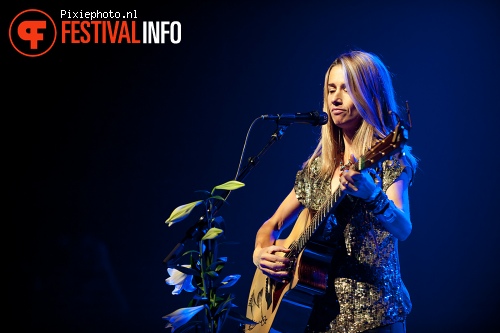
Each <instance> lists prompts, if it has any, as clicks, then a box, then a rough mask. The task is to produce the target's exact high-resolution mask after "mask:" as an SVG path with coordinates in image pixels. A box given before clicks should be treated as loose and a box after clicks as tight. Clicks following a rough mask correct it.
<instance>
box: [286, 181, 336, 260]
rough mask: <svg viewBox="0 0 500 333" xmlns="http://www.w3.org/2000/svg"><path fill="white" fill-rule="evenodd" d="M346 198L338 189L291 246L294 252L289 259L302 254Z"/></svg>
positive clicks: (289, 253)
mask: <svg viewBox="0 0 500 333" xmlns="http://www.w3.org/2000/svg"><path fill="white" fill-rule="evenodd" d="M344 197H345V194H344V193H343V192H342V191H341V190H340V187H338V188H337V190H336V191H335V192H334V193H333V194H332V195H331V196H330V197H329V198H328V199H327V200H326V201H325V202H324V203H323V205H322V206H321V208H320V209H319V210H318V211H317V212H316V214H315V215H314V217H313V218H312V220H311V222H310V223H309V224H308V226H307V227H306V229H305V230H304V231H303V232H302V234H301V235H300V237H299V239H297V240H296V241H295V242H293V243H292V244H291V246H290V249H291V250H292V251H290V252H288V253H287V255H286V256H287V257H291V256H293V255H295V254H296V253H300V252H302V250H303V249H304V248H305V246H306V245H307V243H308V242H309V240H310V239H311V237H312V236H313V234H314V232H315V231H316V230H317V229H318V227H319V226H320V224H322V223H323V221H324V220H325V219H326V218H327V217H328V216H329V215H330V214H332V213H333V212H334V211H335V209H336V208H337V207H338V205H339V204H340V202H341V201H342V199H343V198H344Z"/></svg>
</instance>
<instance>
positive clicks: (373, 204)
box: [366, 188, 396, 224]
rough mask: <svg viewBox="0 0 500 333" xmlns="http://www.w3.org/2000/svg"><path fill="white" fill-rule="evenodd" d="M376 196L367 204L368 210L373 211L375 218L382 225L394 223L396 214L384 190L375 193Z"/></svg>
mask: <svg viewBox="0 0 500 333" xmlns="http://www.w3.org/2000/svg"><path fill="white" fill-rule="evenodd" d="M375 193H376V195H375V196H374V198H373V199H372V197H373V195H372V196H371V197H370V199H372V200H370V201H369V202H367V203H366V208H367V209H369V210H371V211H372V213H373V215H375V218H376V219H377V220H378V221H379V222H382V223H386V224H389V223H392V222H394V220H395V219H396V213H395V212H394V209H393V208H392V206H391V201H390V200H389V198H388V197H387V194H385V193H384V192H383V191H382V190H380V188H379V190H378V191H375Z"/></svg>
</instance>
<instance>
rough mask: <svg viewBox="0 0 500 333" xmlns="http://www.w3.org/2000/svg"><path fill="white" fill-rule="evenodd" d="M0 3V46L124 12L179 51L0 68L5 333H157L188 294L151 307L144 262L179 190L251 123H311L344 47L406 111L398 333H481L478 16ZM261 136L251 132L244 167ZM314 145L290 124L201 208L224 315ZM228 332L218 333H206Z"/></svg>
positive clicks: (112, 48)
mask: <svg viewBox="0 0 500 333" xmlns="http://www.w3.org/2000/svg"><path fill="white" fill-rule="evenodd" d="M17 6H18V7H16V8H14V9H11V10H9V11H7V12H8V13H10V17H9V18H8V20H7V22H5V23H4V24H3V29H4V32H6V31H7V30H8V25H9V23H10V20H11V19H12V18H13V17H14V16H15V15H17V13H19V12H20V11H21V10H24V9H28V8H38V9H41V10H44V11H46V12H48V13H49V14H51V15H53V17H55V18H56V22H57V21H60V19H59V18H58V17H57V15H58V13H59V10H61V9H71V10H80V9H84V10H96V9H102V10H106V9H113V10H120V11H126V10H133V9H137V14H138V21H153V20H161V21H174V20H178V21H180V22H181V24H182V41H181V43H180V44H178V45H173V44H164V45H143V44H138V45H123V44H121V45H112V44H106V45H69V44H66V45H63V44H60V43H57V44H56V45H55V46H54V48H53V49H52V50H51V51H50V52H49V53H47V54H46V55H44V56H42V57H39V58H27V57H24V56H21V55H20V54H18V53H17V52H16V51H15V50H14V49H12V48H9V49H7V51H6V52H5V53H4V54H5V56H3V57H2V59H3V62H4V66H6V67H4V68H5V70H6V72H5V73H6V74H8V75H5V76H4V75H3V77H4V80H3V81H4V87H5V86H7V90H5V89H4V90H3V91H4V94H5V95H4V97H5V98H4V101H5V103H4V108H3V110H4V111H3V114H4V116H6V117H5V118H4V119H6V121H5V122H4V123H3V128H4V131H3V132H4V144H3V147H4V153H3V161H4V162H3V163H4V164H5V166H6V171H5V173H4V177H5V179H6V183H7V184H8V186H7V193H6V196H7V197H8V201H7V204H6V208H7V212H9V214H7V215H6V216H7V217H8V218H7V217H4V220H3V221H4V225H5V228H7V229H6V230H9V231H8V232H7V231H4V232H3V234H4V244H6V245H4V257H5V258H6V259H7V260H6V263H5V265H6V267H4V271H6V270H7V271H8V273H7V274H6V276H7V277H8V278H9V282H8V284H7V285H4V287H5V288H6V289H7V291H8V294H9V295H11V296H13V297H12V301H10V302H9V304H8V307H9V309H10V310H12V311H13V314H14V315H13V316H9V317H10V318H12V319H13V320H15V321H14V324H15V327H17V328H16V329H14V330H13V331H24V330H27V329H38V330H42V331H50V332H122V333H125V332H165V331H168V330H166V329H164V326H165V324H166V323H165V322H164V321H163V320H162V318H161V317H162V316H163V315H165V314H167V313H170V312H172V311H174V310H176V309H177V308H180V307H184V306H186V305H187V302H188V301H189V299H190V298H191V296H192V295H191V294H187V293H182V294H181V295H179V296H173V295H171V291H172V288H173V287H171V286H168V285H166V284H165V282H164V281H165V279H166V278H167V277H168V276H169V275H168V273H167V271H166V267H165V265H163V264H162V260H163V259H164V257H165V256H166V255H167V254H168V253H169V252H170V250H171V249H172V248H173V247H174V246H175V244H176V243H177V242H178V241H179V240H180V239H181V238H182V236H183V235H184V233H185V231H186V230H187V228H188V227H189V226H190V225H192V224H193V223H194V222H195V221H196V218H195V217H193V219H190V220H186V221H183V222H182V223H179V224H176V225H174V226H172V227H170V228H169V227H167V225H166V224H165V223H164V221H165V220H166V219H167V218H168V216H169V215H170V213H171V211H172V210H173V209H174V208H175V207H177V206H179V205H181V204H184V203H187V202H190V201H193V200H196V199H197V198H198V197H197V196H196V194H195V191H196V190H199V189H211V188H212V187H213V186H214V185H217V184H220V183H223V182H225V181H227V180H230V179H233V178H234V176H235V173H236V169H237V166H238V162H239V159H240V155H241V153H242V148H243V144H244V141H245V137H246V135H247V131H249V129H250V125H251V124H252V122H253V120H254V119H256V118H257V117H259V116H260V115H262V114H268V113H296V112H308V111H312V110H319V109H321V105H322V85H323V79H324V73H325V71H326V69H327V67H328V66H329V64H330V63H331V62H332V60H333V59H334V58H335V56H336V55H338V54H339V53H341V52H344V51H347V50H349V49H352V48H361V49H364V50H366V51H371V52H374V53H376V54H378V55H380V56H381V58H382V60H383V61H384V62H385V63H386V64H387V65H388V67H389V69H390V71H391V72H393V73H394V77H393V80H394V86H395V88H396V91H397V93H398V96H397V98H398V102H399V103H401V104H403V103H404V101H405V100H408V101H409V103H410V107H411V112H412V113H411V115H412V120H413V128H412V130H411V132H410V142H409V143H410V144H411V145H412V146H413V148H414V152H415V154H416V155H417V156H418V157H419V158H420V159H421V163H420V168H419V170H418V173H417V177H416V179H415V183H414V186H413V187H412V188H411V192H410V199H411V208H412V210H411V216H412V222H413V233H412V235H411V236H410V238H409V239H408V240H406V241H405V242H401V243H400V257H401V265H402V274H403V278H404V281H405V283H406V285H407V287H408V289H409V291H410V293H411V297H412V300H413V305H414V308H413V311H412V313H411V315H410V317H409V318H408V332H410V333H415V332H427V333H434V332H481V331H485V330H486V328H487V327H493V326H492V325H494V324H495V323H496V322H497V321H498V320H497V318H496V317H495V316H496V315H497V313H498V297H499V296H500V292H499V287H498V282H497V281H498V267H497V265H498V263H499V261H498V259H497V252H498V250H499V246H498V234H499V231H500V227H499V219H498V215H497V214H496V213H497V206H498V194H497V193H496V192H495V190H496V188H497V187H498V185H499V182H498V177H497V176H496V172H495V170H496V165H495V161H496V160H497V158H496V155H497V151H496V148H497V141H498V140H497V139H496V138H497V134H498V133H497V127H498V126H496V123H497V120H498V110H499V107H498V102H497V101H496V98H498V91H499V86H500V85H499V83H498V77H499V74H500V70H499V67H500V66H499V65H498V59H499V56H498V51H499V21H500V15H499V13H500V11H499V8H498V5H497V4H494V2H493V1H486V0H477V1H440V0H436V1H425V2H424V1H418V2H416V1H414V2H410V1H343V2H340V1H309V2H308V3H307V4H305V2H298V1H295V2H294V1H273V2H272V4H267V3H265V2H254V1H252V2H244V1H240V2H236V1H233V2H229V1H213V2H210V3H208V2H207V3H205V4H203V3H198V2H194V1H185V2H183V5H179V4H176V5H173V4H168V5H160V4H154V5H153V4H152V5H150V6H146V5H145V4H144V3H143V2H140V3H137V4H130V5H121V6H120V7H119V8H118V7H116V5H115V6H111V5H109V6H104V5H101V6H100V7H99V8H97V7H89V6H88V5H86V6H77V5H71V6H69V5H68V4H67V3H66V4H64V5H61V6H59V7H56V6H54V5H52V6H51V7H47V6H44V5H43V4H38V3H36V4H35V3H30V2H26V3H25V4H22V5H21V4H19V5H17ZM5 35H6V34H4V36H5ZM9 72H10V74H9ZM11 74H12V75H11ZM7 102H8V103H7ZM274 129H275V128H274V124H273V123H269V122H262V121H259V122H257V123H255V125H254V127H253V128H252V130H251V132H250V135H249V141H248V144H247V150H246V155H245V157H244V159H246V158H248V157H249V156H255V155H256V154H257V153H258V152H259V151H260V150H261V149H262V148H263V147H264V145H265V144H266V143H267V142H268V140H269V139H270V136H271V134H272V133H273V131H274ZM318 130H319V129H318V128H317V127H313V126H309V125H302V124H293V125H291V126H290V127H289V128H288V130H287V131H286V133H285V135H284V136H283V137H282V139H281V140H279V141H278V142H277V143H276V144H274V145H273V146H272V147H271V148H270V149H269V150H268V152H267V153H266V154H265V155H264V156H263V158H262V159H261V161H260V163H259V164H258V165H257V167H256V168H255V169H254V170H253V171H252V172H251V173H250V175H249V176H248V177H247V178H246V179H245V183H246V186H245V187H243V188H242V189H239V190H237V191H234V192H233V193H232V194H231V196H230V197H229V205H227V206H225V207H224V208H223V209H222V211H221V215H222V216H223V217H224V219H225V221H226V224H227V229H226V240H227V241H231V242H235V243H237V244H234V245H224V246H222V248H221V252H223V253H226V254H227V256H228V257H229V263H228V264H227V265H226V268H225V269H224V273H225V274H241V275H242V277H241V280H240V281H239V282H238V284H237V285H236V286H234V287H233V289H234V293H235V294H236V300H235V303H236V304H237V305H238V306H239V310H240V311H241V313H245V306H246V300H247V295H248V290H249V286H250V283H251V280H252V277H253V273H254V271H255V267H254V266H253V264H252V251H253V242H254V235H255V232H256V231H257V229H258V227H259V226H260V224H261V223H262V222H263V221H264V220H265V219H267V218H268V217H269V216H270V215H271V214H272V213H273V212H274V210H275V208H276V207H277V205H278V204H279V203H280V202H281V200H282V199H283V198H284V197H285V195H286V194H287V193H288V192H289V191H290V189H291V187H292V186H293V180H294V176H295V172H296V171H297V170H298V168H299V167H300V165H301V163H302V162H303V161H304V160H305V159H306V158H307V157H308V155H309V154H310V153H311V152H312V149H313V148H314V146H315V144H316V135H317V133H318ZM11 279H12V280H13V281H12V282H10V281H11ZM235 331H236V325H235V323H234V322H227V324H226V326H225V332H235Z"/></svg>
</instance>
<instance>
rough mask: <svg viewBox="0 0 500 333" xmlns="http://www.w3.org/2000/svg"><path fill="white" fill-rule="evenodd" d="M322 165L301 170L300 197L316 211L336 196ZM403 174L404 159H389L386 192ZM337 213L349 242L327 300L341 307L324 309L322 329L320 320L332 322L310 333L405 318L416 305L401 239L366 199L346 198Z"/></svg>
mask: <svg viewBox="0 0 500 333" xmlns="http://www.w3.org/2000/svg"><path fill="white" fill-rule="evenodd" d="M320 166H321V158H320V157H317V158H316V159H315V160H314V161H313V163H312V166H311V168H309V170H305V169H304V170H300V171H298V172H297V176H296V179H295V192H296V195H297V199H298V200H299V201H300V202H301V203H302V204H303V205H304V206H305V207H306V208H309V209H310V210H312V211H316V210H318V209H319V207H321V204H322V203H323V202H324V201H325V200H326V198H328V197H329V196H330V195H331V180H330V179H320V178H319V177H318V174H319V169H320ZM402 172H409V170H408V168H407V167H404V166H403V165H402V164H401V163H400V162H399V160H394V161H392V160H388V161H385V162H384V163H383V164H382V167H381V168H379V169H378V170H377V174H378V175H379V177H380V179H382V189H383V190H384V191H386V190H387V188H388V187H389V186H390V185H391V184H392V183H393V182H394V181H395V179H397V178H398V177H399V176H400V175H401V173H402ZM334 215H335V218H336V219H337V220H338V221H345V222H344V224H343V225H345V226H346V227H345V230H344V232H343V238H344V239H343V242H342V240H340V243H341V244H342V246H345V248H344V250H343V251H342V252H340V253H341V254H338V255H337V256H336V257H335V258H333V260H332V271H331V273H329V280H328V281H329V286H328V288H329V289H330V290H329V294H330V296H328V293H327V296H325V297H329V298H330V300H333V298H336V299H337V300H338V301H337V300H335V301H334V302H332V304H336V307H337V309H333V310H331V311H326V310H324V309H320V310H318V313H317V314H316V315H317V318H316V319H315V320H314V321H315V322H316V325H318V319H321V320H325V318H327V319H328V320H327V321H326V322H325V324H324V326H321V327H323V328H322V329H318V328H316V329H315V330H309V331H308V332H328V333H355V332H363V331H365V330H368V329H372V328H376V327H379V326H383V325H388V324H392V323H395V322H398V321H403V320H405V319H406V316H407V315H408V314H409V313H410V311H411V306H412V305H411V301H410V297H409V294H408V291H407V289H406V287H405V286H404V284H403V281H402V279H401V272H400V265H399V255H398V241H397V239H396V237H394V236H393V235H392V234H390V233H389V232H387V231H386V230H385V229H384V228H383V226H382V225H381V224H380V223H379V222H378V221H377V219H376V218H375V217H374V216H373V214H372V213H371V212H369V211H368V210H367V209H366V207H365V204H364V202H363V201H362V200H360V199H357V198H354V197H349V198H344V199H343V200H342V202H341V204H340V206H339V207H338V208H337V209H336V211H335V214H334ZM340 225H342V223H340ZM344 244H345V245H344ZM339 256H340V257H339ZM333 262H335V264H333ZM333 266H335V267H333ZM322 306H323V305H322ZM318 308H319V306H318ZM314 311H316V310H313V314H314ZM319 313H320V314H319ZM312 317H314V315H313V316H312ZM328 317H330V318H328Z"/></svg>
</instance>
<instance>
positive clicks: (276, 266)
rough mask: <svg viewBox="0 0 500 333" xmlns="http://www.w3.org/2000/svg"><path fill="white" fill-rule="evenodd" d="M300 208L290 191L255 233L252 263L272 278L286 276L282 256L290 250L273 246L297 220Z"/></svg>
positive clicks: (293, 191)
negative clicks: (281, 234)
mask: <svg viewBox="0 0 500 333" xmlns="http://www.w3.org/2000/svg"><path fill="white" fill-rule="evenodd" d="M301 208H302V205H301V204H300V202H299V200H297V197H296V195H295V190H294V189H292V191H290V193H289V194H288V196H287V197H286V198H285V199H284V200H283V202H282V203H281V204H280V205H279V207H278V209H277V210H276V212H275V213H274V214H273V215H272V216H271V217H270V218H269V219H268V220H267V221H266V222H264V223H263V224H262V226H261V227H260V228H259V230H258V231H257V236H256V237H255V249H254V252H253V263H254V264H255V266H257V267H258V268H259V269H261V270H262V272H263V273H264V274H266V275H268V276H270V277H272V278H275V279H279V280H283V279H284V278H286V277H287V276H288V271H286V270H285V268H286V267H287V266H288V264H289V260H288V259H287V258H285V257H284V256H283V254H284V253H287V252H290V250H289V249H287V248H285V247H283V246H279V245H274V244H275V241H276V240H277V239H278V237H279V235H280V233H281V232H282V231H283V230H284V229H286V228H287V227H288V226H290V225H291V224H292V223H293V222H294V221H295V220H296V219H297V216H298V214H299V212H300V211H301Z"/></svg>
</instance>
